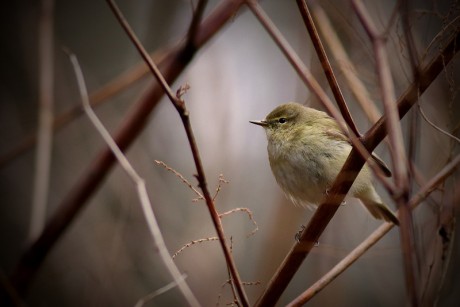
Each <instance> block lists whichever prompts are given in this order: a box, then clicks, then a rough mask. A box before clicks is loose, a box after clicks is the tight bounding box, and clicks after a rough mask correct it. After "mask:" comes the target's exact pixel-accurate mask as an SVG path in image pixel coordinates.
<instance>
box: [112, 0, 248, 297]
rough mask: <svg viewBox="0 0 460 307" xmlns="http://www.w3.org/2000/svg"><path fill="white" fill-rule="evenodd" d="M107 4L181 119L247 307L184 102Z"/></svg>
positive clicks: (131, 32) (121, 17)
mask: <svg viewBox="0 0 460 307" xmlns="http://www.w3.org/2000/svg"><path fill="white" fill-rule="evenodd" d="M107 3H108V4H109V6H110V8H111V9H112V11H113V13H114V14H115V16H116V17H117V19H118V21H119V22H120V24H121V25H122V27H123V29H124V30H125V32H126V34H127V35H128V37H129V38H130V39H131V41H132V42H133V44H134V45H135V47H136V49H137V51H138V52H139V53H140V54H141V56H142V58H143V59H144V61H145V62H146V63H147V65H148V66H149V68H150V70H151V72H152V73H153V75H154V76H155V78H156V79H157V81H158V82H159V83H160V85H161V87H162V88H163V90H164V91H165V93H166V95H167V96H168V98H169V99H170V100H171V102H172V104H173V105H174V107H175V108H176V110H177V112H178V113H179V115H180V117H181V120H182V124H183V125H184V129H185V132H186V134H187V138H188V141H189V144H190V148H191V151H192V154H193V159H194V161H195V166H196V169H197V173H198V175H197V179H198V182H199V186H200V188H201V190H202V191H203V197H204V199H205V200H206V205H207V206H208V209H209V213H210V215H211V219H212V221H213V224H214V227H215V228H216V231H217V235H218V237H219V242H220V244H221V246H222V250H223V253H224V256H225V260H226V262H227V266H228V267H229V269H230V272H231V273H232V277H233V280H234V283H235V287H236V289H237V291H238V296H239V298H240V300H241V304H242V305H243V306H249V301H248V298H247V296H246V293H245V291H244V288H243V285H242V284H241V279H240V276H239V273H238V270H237V268H236V265H235V261H234V260H233V256H232V254H231V252H230V249H229V248H228V246H227V243H226V240H225V233H224V229H223V227H222V223H221V221H220V218H219V215H218V213H217V210H216V208H215V205H214V202H213V200H212V197H211V195H210V193H209V190H208V187H207V184H206V176H205V173H204V170H203V165H202V162H201V158H200V154H199V151H198V146H197V144H196V141H195V136H194V133H193V130H192V127H191V125H190V118H189V112H188V110H187V108H186V106H185V102H184V101H183V100H182V99H181V98H179V97H178V96H179V95H178V96H175V95H174V94H173V92H172V90H171V88H170V87H169V85H168V83H167V82H166V79H165V78H164V77H163V75H162V74H161V72H160V70H159V69H158V68H157V66H156V65H155V63H153V61H152V59H151V58H150V57H149V56H148V53H147V51H146V50H145V48H144V47H143V46H142V44H141V42H140V41H139V39H138V38H137V36H136V35H135V33H134V32H133V31H132V29H131V27H130V25H129V24H128V22H127V21H126V19H125V18H124V16H123V15H122V13H121V11H120V10H119V9H118V7H117V6H116V4H115V2H114V1H113V0H107ZM186 48H189V46H187V47H186Z"/></svg>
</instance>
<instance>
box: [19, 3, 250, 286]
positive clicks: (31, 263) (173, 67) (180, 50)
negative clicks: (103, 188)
mask: <svg viewBox="0 0 460 307" xmlns="http://www.w3.org/2000/svg"><path fill="white" fill-rule="evenodd" d="M241 5H242V1H225V2H223V3H222V4H220V5H219V6H218V7H217V8H216V9H215V10H214V12H213V13H211V15H210V16H208V17H207V18H206V19H205V20H204V21H203V22H202V24H201V25H200V27H199V31H198V32H197V36H196V45H195V47H196V49H192V48H187V49H185V48H184V46H183V45H179V46H178V47H177V49H174V50H172V51H171V52H170V53H168V54H167V55H166V56H165V58H164V60H163V61H162V63H161V65H160V66H159V69H160V70H161V71H162V74H163V76H164V77H165V79H166V81H167V82H168V83H171V82H173V81H174V80H175V79H176V78H177V77H178V75H179V74H180V73H181V72H182V71H183V70H184V69H185V67H186V66H187V65H188V64H189V63H190V61H191V59H192V58H193V55H194V54H195V52H196V51H197V49H198V48H201V47H202V46H203V45H204V44H205V43H206V42H207V41H208V40H209V39H210V38H211V37H212V36H213V35H214V34H216V33H217V32H218V31H219V30H220V29H221V28H222V27H223V26H224V24H225V23H226V22H227V21H228V20H229V19H230V18H232V17H233V16H234V14H235V12H236V11H237V10H238V9H239V7H240V6H241ZM163 94H164V92H163V90H162V89H161V87H160V86H159V85H158V84H154V85H153V86H152V88H151V89H150V90H149V91H148V92H147V93H146V94H145V95H144V96H143V97H142V98H141V99H140V100H139V101H138V102H137V103H136V104H134V105H133V108H132V109H131V110H130V112H129V113H128V114H127V116H126V117H125V118H124V121H123V123H122V124H121V126H120V128H119V129H118V131H117V132H116V133H115V137H114V140H115V142H116V143H117V145H118V146H119V147H120V149H121V150H122V151H125V150H126V149H127V148H128V147H129V146H130V145H131V144H132V142H133V141H134V140H135V138H136V137H137V136H138V135H139V133H140V132H141V131H142V129H143V127H144V125H145V123H146V121H147V119H148V116H149V114H150V113H151V112H152V110H153V109H154V108H155V107H156V105H157V104H158V102H159V100H160V98H161V97H162V96H163ZM114 163H115V158H114V156H113V153H112V152H111V150H110V149H109V148H104V149H103V150H101V152H100V153H99V154H98V155H97V156H96V158H95V159H94V160H93V161H92V163H91V164H90V165H89V167H88V169H87V170H86V171H85V172H84V173H83V174H82V175H81V176H80V178H79V180H78V181H77V182H76V184H75V185H74V187H73V188H72V190H71V191H70V192H69V193H68V194H67V196H66V197H65V198H64V199H63V200H62V201H61V203H60V204H59V206H58V209H57V210H56V212H54V214H53V215H52V216H51V217H50V219H49V222H48V223H47V225H46V226H45V229H44V231H43V232H42V234H41V235H40V237H39V238H38V239H37V240H36V241H35V242H34V243H33V244H32V245H31V246H29V247H28V248H27V250H26V251H25V253H24V254H23V255H22V257H21V259H20V260H19V263H18V264H17V266H16V268H15V270H14V272H13V273H12V275H11V283H12V285H13V286H14V287H15V288H16V289H17V290H18V292H19V293H22V294H24V293H25V291H26V290H27V289H28V287H29V286H30V283H31V281H32V279H33V277H34V276H35V274H36V272H37V270H38V269H39V267H40V265H41V264H42V262H43V260H44V259H45V257H46V256H47V255H48V253H49V251H50V250H51V249H52V247H53V246H54V244H55V243H56V242H57V240H58V239H59V238H60V236H61V235H62V234H63V233H64V231H65V230H66V229H67V227H69V226H70V224H71V222H72V221H73V220H74V218H75V217H76V216H77V214H78V213H79V212H80V211H81V210H82V209H83V208H84V206H85V204H86V201H87V200H88V199H89V198H90V197H91V196H92V194H93V193H94V192H95V191H96V190H97V189H98V188H99V186H100V184H101V183H102V181H103V179H104V178H105V176H106V175H107V173H108V172H109V170H110V169H111V168H112V167H113V165H114Z"/></svg>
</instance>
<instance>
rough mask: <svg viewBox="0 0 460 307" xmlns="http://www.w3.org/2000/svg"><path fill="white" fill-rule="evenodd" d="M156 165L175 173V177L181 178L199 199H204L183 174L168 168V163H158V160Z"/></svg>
mask: <svg viewBox="0 0 460 307" xmlns="http://www.w3.org/2000/svg"><path fill="white" fill-rule="evenodd" d="M155 163H156V164H158V165H160V166H163V167H164V168H165V169H166V170H168V171H170V172H171V173H173V174H174V175H176V176H177V177H179V179H180V180H181V181H182V182H183V183H185V184H186V185H187V186H188V187H189V188H190V190H192V191H193V192H194V193H195V194H196V195H197V196H198V199H203V195H201V193H200V191H198V190H197V189H196V188H195V187H194V186H193V185H192V184H191V183H190V181H188V180H187V178H185V177H184V176H183V175H182V174H181V173H179V172H178V171H176V170H175V169H173V168H172V167H170V166H168V165H167V164H166V163H164V162H163V161H158V160H155Z"/></svg>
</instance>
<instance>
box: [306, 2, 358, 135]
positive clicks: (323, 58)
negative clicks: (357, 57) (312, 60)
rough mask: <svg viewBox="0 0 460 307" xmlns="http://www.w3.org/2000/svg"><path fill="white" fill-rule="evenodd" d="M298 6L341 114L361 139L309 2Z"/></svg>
mask: <svg viewBox="0 0 460 307" xmlns="http://www.w3.org/2000/svg"><path fill="white" fill-rule="evenodd" d="M297 6H298V7H299V10H300V13H301V14H302V18H303V21H304V23H305V26H306V27H307V30H308V33H309V34H310V38H311V41H312V42H313V46H314V47H315V50H316V54H317V55H318V57H319V61H320V62H321V65H322V66H323V70H324V73H325V74H326V78H327V81H328V82H329V86H330V87H331V90H332V93H333V94H334V98H335V101H336V102H337V105H338V106H339V109H340V112H341V113H342V116H343V118H344V119H345V121H346V122H347V124H348V126H349V127H350V128H351V130H352V131H353V132H354V134H355V135H356V136H357V137H360V136H361V134H360V133H359V131H358V128H357V127H356V124H355V121H354V120H353V117H352V116H351V113H350V110H349V109H348V106H347V102H346V101H345V98H344V97H343V94H342V91H341V90H340V86H339V83H338V82H337V78H336V77H335V74H334V71H333V70H332V66H331V63H330V62H329V59H328V57H327V54H326V51H325V50H324V47H323V43H322V42H321V39H320V37H319V34H318V31H317V30H316V26H315V23H314V22H313V18H312V17H311V14H310V10H309V9H308V6H307V2H306V1H305V0H297Z"/></svg>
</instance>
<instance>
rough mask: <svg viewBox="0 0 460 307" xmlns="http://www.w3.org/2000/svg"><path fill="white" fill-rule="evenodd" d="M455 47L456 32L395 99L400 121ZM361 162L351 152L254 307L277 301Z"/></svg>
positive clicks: (459, 36) (372, 140)
mask: <svg viewBox="0 0 460 307" xmlns="http://www.w3.org/2000/svg"><path fill="white" fill-rule="evenodd" d="M457 46H460V31H457V32H456V33H455V35H454V36H453V37H452V38H451V39H450V41H449V42H448V43H447V44H446V46H445V47H444V48H443V49H442V50H440V52H439V54H438V55H437V56H436V58H435V59H434V60H433V61H431V63H429V64H428V65H426V66H425V67H421V68H420V70H419V71H420V79H419V80H418V82H416V83H412V84H411V85H410V86H409V88H408V89H407V90H406V91H405V92H404V93H403V94H402V95H401V97H400V98H399V99H398V103H397V106H398V112H399V118H402V117H403V116H404V115H405V114H406V113H407V112H408V111H409V110H410V108H411V107H412V106H413V105H414V104H415V103H416V101H417V100H418V98H419V97H420V95H422V94H423V93H424V92H425V90H426V89H427V88H428V86H429V85H430V84H431V83H432V82H433V81H434V80H435V79H436V77H437V76H438V75H439V74H440V73H441V72H442V71H443V69H444V67H445V66H446V65H447V64H448V63H449V62H450V61H451V60H452V58H453V57H454V55H455V54H456V53H457V49H456V48H457ZM386 120H387V119H386V117H385V116H383V117H382V118H381V119H380V120H379V121H378V122H377V123H376V124H375V125H374V126H372V128H371V129H370V130H369V131H368V132H367V133H366V134H365V135H364V136H363V138H362V142H363V144H364V146H365V147H366V149H367V150H368V151H370V152H371V151H373V149H374V148H375V147H377V145H378V144H379V143H380V142H381V141H382V140H383V139H384V138H385V136H386V135H387V129H386ZM364 162H365V161H364V159H363V158H362V157H361V155H360V154H359V153H358V151H357V150H356V149H353V150H352V152H351V153H350V156H349V157H348V159H347V161H346V162H345V164H344V166H343V168H342V170H341V172H340V175H339V176H338V177H337V179H336V180H335V182H334V185H333V187H332V188H331V190H330V191H329V194H328V197H327V199H326V201H325V202H324V204H322V205H321V206H319V208H318V209H317V210H316V212H315V214H314V215H313V217H312V218H311V220H310V222H309V224H308V226H307V228H306V229H305V231H304V232H303V234H302V236H301V238H300V241H299V242H298V243H296V244H295V245H294V246H293V247H292V249H291V251H290V252H289V254H288V255H287V256H286V258H285V259H284V261H283V263H282V264H281V265H280V267H279V268H278V270H277V272H276V273H275V275H274V276H273V277H272V279H271V280H270V282H269V284H268V286H267V288H266V289H265V291H264V293H263V294H262V296H261V297H260V298H259V300H258V302H257V303H256V306H272V305H274V304H275V303H276V302H277V301H278V299H279V298H280V296H281V294H282V293H283V292H284V290H285V289H286V287H287V285H288V284H289V282H290V281H291V279H292V277H293V276H294V274H295V273H296V272H297V270H298V269H299V267H300V265H301V264H302V262H303V261H304V260H305V258H306V257H307V255H308V254H309V252H310V251H311V249H312V248H313V246H314V244H315V242H317V241H318V239H319V237H320V235H321V234H322V233H323V231H324V229H325V228H326V226H327V224H329V222H330V220H331V219H332V217H333V216H334V214H335V212H336V211H337V209H338V208H339V206H340V203H341V202H342V201H343V199H344V197H345V195H346V193H347V192H348V190H349V189H350V187H351V185H352V182H353V181H354V179H355V178H356V176H357V173H358V172H359V170H360V169H361V168H362V167H363V165H364Z"/></svg>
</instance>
